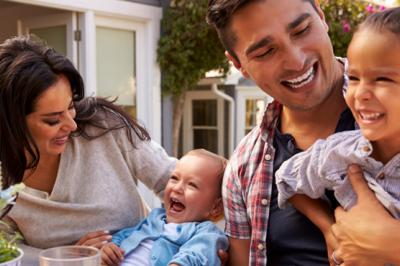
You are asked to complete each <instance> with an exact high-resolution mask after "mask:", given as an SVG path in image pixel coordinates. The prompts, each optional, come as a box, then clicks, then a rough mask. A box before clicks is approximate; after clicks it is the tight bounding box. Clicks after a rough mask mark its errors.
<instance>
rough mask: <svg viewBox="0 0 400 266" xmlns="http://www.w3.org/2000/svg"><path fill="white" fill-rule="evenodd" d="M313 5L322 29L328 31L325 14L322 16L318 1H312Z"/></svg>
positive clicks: (322, 12)
mask: <svg viewBox="0 0 400 266" xmlns="http://www.w3.org/2000/svg"><path fill="white" fill-rule="evenodd" d="M314 5H315V8H316V9H317V14H318V16H319V17H320V19H321V20H322V23H323V24H324V27H325V29H326V31H328V30H329V26H328V24H327V23H326V20H325V14H324V11H322V9H321V6H320V4H319V1H318V0H314Z"/></svg>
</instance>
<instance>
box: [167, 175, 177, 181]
mask: <svg viewBox="0 0 400 266" xmlns="http://www.w3.org/2000/svg"><path fill="white" fill-rule="evenodd" d="M169 179H171V180H174V181H178V177H177V176H176V175H171V177H170V178H169Z"/></svg>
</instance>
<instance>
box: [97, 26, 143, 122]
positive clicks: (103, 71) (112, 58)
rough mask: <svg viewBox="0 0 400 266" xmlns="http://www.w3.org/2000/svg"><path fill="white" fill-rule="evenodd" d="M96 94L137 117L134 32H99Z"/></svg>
mask: <svg viewBox="0 0 400 266" xmlns="http://www.w3.org/2000/svg"><path fill="white" fill-rule="evenodd" d="M96 46H97V48H96V56H97V57H96V60H97V94H98V95H99V96H102V97H115V96H118V100H117V103H118V104H120V105H122V106H124V108H125V110H127V111H128V112H129V113H130V114H131V115H132V116H136V73H135V32H134V31H130V30H120V29H112V28H105V27H97V28H96Z"/></svg>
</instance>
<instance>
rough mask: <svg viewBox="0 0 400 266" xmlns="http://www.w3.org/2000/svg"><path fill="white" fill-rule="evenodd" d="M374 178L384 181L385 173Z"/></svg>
mask: <svg viewBox="0 0 400 266" xmlns="http://www.w3.org/2000/svg"><path fill="white" fill-rule="evenodd" d="M376 178H377V179H380V180H382V179H385V173H384V172H382V173H380V174H379V175H378V176H377V177H376Z"/></svg>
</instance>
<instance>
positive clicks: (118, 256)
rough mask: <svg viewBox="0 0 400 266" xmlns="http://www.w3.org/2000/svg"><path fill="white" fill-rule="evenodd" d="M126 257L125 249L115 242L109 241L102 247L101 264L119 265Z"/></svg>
mask: <svg viewBox="0 0 400 266" xmlns="http://www.w3.org/2000/svg"><path fill="white" fill-rule="evenodd" d="M123 259H124V250H123V249H121V248H120V247H118V246H117V245H115V244H114V243H107V244H105V245H104V246H103V248H102V249H101V264H102V265H108V266H114V265H119V264H120V262H121V261H123Z"/></svg>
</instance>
